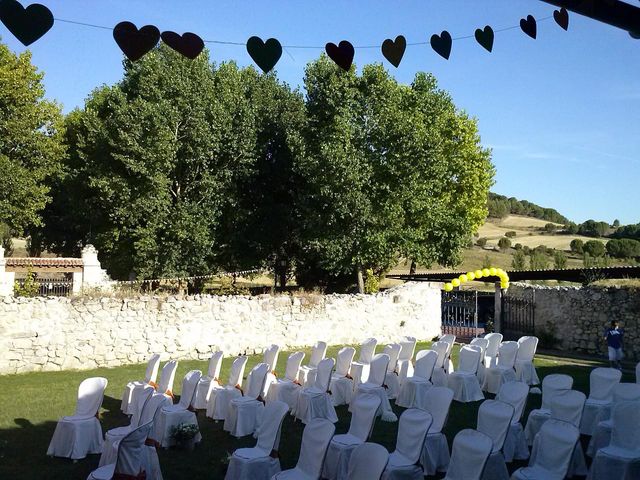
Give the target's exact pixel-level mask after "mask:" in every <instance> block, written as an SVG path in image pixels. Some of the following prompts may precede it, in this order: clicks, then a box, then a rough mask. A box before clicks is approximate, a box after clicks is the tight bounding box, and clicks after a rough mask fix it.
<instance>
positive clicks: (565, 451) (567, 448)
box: [511, 419, 580, 480]
mask: <svg viewBox="0 0 640 480" xmlns="http://www.w3.org/2000/svg"><path fill="white" fill-rule="evenodd" d="M538 437H539V440H538V442H539V445H540V448H539V449H538V451H537V453H536V457H535V459H534V458H533V457H532V458H531V460H530V461H529V466H528V467H523V468H519V469H518V470H516V471H515V472H514V473H513V475H511V480H563V479H564V478H565V477H566V476H567V472H568V471H569V464H570V463H571V456H572V454H573V449H574V448H575V445H576V442H577V441H578V439H579V438H580V432H579V431H578V429H577V428H576V427H575V426H574V425H572V424H571V423H569V422H563V421H561V420H555V419H550V420H548V421H546V422H545V423H544V425H542V428H540V432H538V435H537V438H538Z"/></svg>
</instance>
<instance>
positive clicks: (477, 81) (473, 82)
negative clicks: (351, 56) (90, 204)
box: [0, 0, 640, 223]
mask: <svg viewBox="0 0 640 480" xmlns="http://www.w3.org/2000/svg"><path fill="white" fill-rule="evenodd" d="M39 2H40V3H43V4H45V5H47V6H48V7H49V8H50V9H51V10H52V11H53V14H54V16H55V17H56V18H59V19H68V20H75V21H80V22H86V23H92V24H98V25H105V26H110V27H113V26H115V25H116V24H117V23H118V22H120V21H122V20H129V21H132V22H134V23H135V24H137V25H138V26H141V25H144V24H154V25H156V26H158V27H159V28H160V30H161V31H162V30H173V31H177V32H180V33H182V32H184V31H192V32H195V33H197V34H199V35H200V36H201V37H203V38H204V39H207V40H224V41H237V42H245V41H246V40H247V39H248V38H249V37H250V36H252V35H258V36H261V37H262V38H264V39H266V38H268V37H275V38H278V39H279V40H280V41H281V42H282V44H283V45H312V46H315V45H317V46H323V45H324V44H325V43H326V42H329V41H333V42H335V43H338V42H339V41H340V40H343V39H347V40H349V41H351V43H353V44H354V45H356V46H358V45H379V44H381V43H382V41H383V40H384V39H385V38H387V37H392V38H395V36H396V35H398V34H403V35H404V36H405V37H406V38H407V41H408V42H409V43H411V42H425V41H428V40H429V38H430V36H431V35H432V34H433V33H440V32H441V31H442V30H445V29H446V30H448V31H449V32H450V33H451V35H452V36H453V37H454V39H455V38H456V37H462V36H466V35H473V32H474V30H475V29H476V28H478V27H484V25H487V24H488V25H491V26H492V27H493V28H494V30H498V29H501V28H505V27H512V26H517V25H518V24H519V19H520V18H522V17H525V16H526V15H528V14H532V15H534V16H535V17H536V18H537V19H542V18H544V17H548V16H551V15H552V13H553V10H554V8H553V7H552V6H551V5H549V4H546V3H543V2H541V1H539V0H368V1H365V0H323V1H315V2H312V1H309V0H268V1H267V0H224V1H223V0H190V1H189V0H180V1H179V0H172V1H168V0H135V1H132V0H110V1H107V0H103V1H96V0H94V1H91V2H87V0H64V1H62V0H55V1H54V0H39ZM25 3H27V1H23V4H25ZM0 36H2V41H4V42H7V43H8V44H9V46H10V48H11V49H12V50H14V51H22V50H23V49H24V47H22V45H21V44H19V43H18V42H17V41H16V40H15V39H14V38H13V37H12V36H11V34H10V33H9V32H8V31H7V30H6V28H5V27H4V26H3V25H0ZM208 47H209V48H210V49H211V56H212V58H213V60H214V61H216V62H221V61H225V60H235V61H236V62H238V63H239V64H240V65H249V64H251V59H250V58H249V56H248V55H247V53H246V50H245V48H244V47H243V46H223V45H216V44H208ZM30 49H31V50H32V52H33V61H34V63H35V64H36V65H37V66H38V67H39V68H40V69H42V70H43V71H44V72H45V73H46V77H45V83H46V87H47V96H48V97H50V98H53V99H56V100H58V101H59V102H60V103H62V104H63V106H64V109H65V111H69V110H71V109H72V108H73V107H75V106H79V105H82V103H83V101H84V99H85V98H86V96H87V95H88V94H89V93H90V92H91V90H92V89H93V88H95V87H96V86H98V85H101V84H112V83H114V82H116V81H118V80H119V79H120V78H121V75H122V65H121V62H122V55H121V52H120V50H119V49H118V47H117V45H116V44H115V42H114V41H113V39H112V36H111V32H109V31H107V30H100V29H93V28H86V27H81V26H76V25H70V24H65V23H62V22H57V23H56V24H55V25H54V27H53V28H52V30H51V31H50V32H49V33H48V34H47V35H46V36H45V37H43V38H42V39H40V40H39V41H38V42H36V43H35V44H33V45H31V47H30ZM321 51H322V48H319V49H292V48H290V49H286V51H285V53H284V54H283V56H282V58H281V60H280V62H279V63H278V65H277V66H276V70H277V72H278V75H279V77H280V78H282V79H283V80H285V81H286V82H288V83H289V84H291V85H298V84H300V83H301V81H302V77H303V74H304V66H305V64H306V63H307V62H309V61H311V60H313V59H314V58H317V56H318V55H319V54H320V53H321ZM382 61H384V59H383V57H382V55H381V53H380V50H379V49H378V48H375V49H357V50H356V57H355V62H356V64H357V65H362V64H365V63H372V62H382ZM386 66H387V67H388V68H389V69H390V70H392V71H393V73H394V75H395V76H396V78H397V79H398V80H399V81H400V82H405V83H409V82H411V80H412V78H413V76H414V75H415V73H416V72H417V71H428V72H432V73H433V74H434V75H435V76H436V77H437V79H438V81H439V83H440V86H441V87H442V88H444V89H446V90H448V91H449V92H450V93H451V94H452V96H453V98H454V100H455V102H456V103H457V105H458V106H459V107H460V108H463V109H464V110H466V111H467V112H468V113H469V114H471V115H473V116H474V117H476V118H477V119H478V122H479V127H480V133H481V135H482V143H483V144H484V145H485V146H488V147H491V148H493V161H494V163H495V165H496V168H497V176H496V184H495V185H494V187H493V191H495V192H497V193H501V194H504V195H508V196H516V197H518V198H520V199H527V200H530V201H532V202H535V203H538V204H540V205H542V206H548V207H553V208H556V209H557V210H559V211H560V212H561V213H563V214H564V215H566V216H568V217H569V218H571V219H572V220H574V221H578V222H580V221H584V220H586V219H587V218H596V219H598V220H606V221H609V222H612V221H613V220H614V218H618V219H620V221H621V222H622V223H636V222H640V208H639V207H638V203H639V202H638V183H639V181H640V134H639V133H640V132H639V130H640V111H639V107H640V41H638V40H633V39H632V38H631V37H630V36H629V35H628V34H627V33H626V32H623V31H621V30H618V29H615V28H613V27H609V26H607V25H603V24H600V23H598V22H595V21H593V20H590V19H587V18H583V17H580V16H578V15H574V14H570V25H569V31H568V32H565V31H564V30H562V29H561V28H560V27H558V26H557V25H556V24H555V22H554V21H553V20H552V19H549V20H545V21H539V22H538V38H537V39H536V40H533V39H531V38H529V37H527V36H526V35H525V34H524V33H523V32H522V31H521V30H520V29H519V28H514V29H511V30H507V31H502V32H496V38H495V43H494V48H493V52H492V53H488V52H486V51H485V50H483V49H482V47H480V46H479V45H478V44H477V43H476V42H475V40H474V39H473V38H469V39H461V40H456V41H454V44H453V50H452V53H451V57H450V59H449V60H448V61H446V60H444V59H443V58H441V57H439V56H438V55H437V54H436V53H435V52H434V51H433V50H432V49H431V47H430V46H428V45H420V46H409V47H408V48H407V52H406V54H405V57H404V59H403V62H402V64H401V65H400V67H399V68H398V69H395V68H394V67H392V66H391V65H389V64H388V63H386Z"/></svg>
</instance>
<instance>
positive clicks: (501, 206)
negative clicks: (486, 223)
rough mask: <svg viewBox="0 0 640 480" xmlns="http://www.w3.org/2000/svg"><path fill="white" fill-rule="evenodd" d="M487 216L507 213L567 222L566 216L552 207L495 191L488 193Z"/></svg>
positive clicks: (502, 215) (498, 216)
mask: <svg viewBox="0 0 640 480" xmlns="http://www.w3.org/2000/svg"><path fill="white" fill-rule="evenodd" d="M488 208H489V217H493V218H504V217H506V216H507V215H509V214H513V215H525V216H527V217H533V218H539V219H541V220H547V221H548V222H554V223H562V224H568V223H570V222H569V220H568V219H567V217H565V216H563V215H560V213H558V211H557V210H555V209H553V208H545V207H541V206H539V205H536V204H535V203H532V202H529V201H527V200H518V199H517V198H514V197H509V198H507V197H505V196H504V195H498V194H496V193H493V192H491V193H489V199H488Z"/></svg>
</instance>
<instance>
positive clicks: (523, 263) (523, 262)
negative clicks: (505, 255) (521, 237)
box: [511, 250, 527, 270]
mask: <svg viewBox="0 0 640 480" xmlns="http://www.w3.org/2000/svg"><path fill="white" fill-rule="evenodd" d="M511 266H512V267H513V269H514V270H524V269H526V268H527V257H526V255H525V254H524V252H523V251H522V250H516V251H515V253H514V254H513V259H512V260H511Z"/></svg>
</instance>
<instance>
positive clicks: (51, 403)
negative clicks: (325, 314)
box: [0, 342, 634, 480]
mask: <svg viewBox="0 0 640 480" xmlns="http://www.w3.org/2000/svg"><path fill="white" fill-rule="evenodd" d="M428 346H429V343H428V342H425V343H420V344H419V345H418V347H417V348H418V349H423V348H428ZM338 349H339V347H330V348H329V350H328V353H327V354H328V356H335V354H336V352H337V351H338ZM457 352H458V348H456V349H455V350H454V360H455V358H456V357H457ZM307 354H309V351H307ZM287 355H288V353H287V352H282V353H281V354H280V358H279V363H278V368H277V370H278V371H279V372H283V371H284V365H285V363H286V359H287ZM307 358H308V356H307ZM260 360H261V356H252V357H250V358H249V362H248V364H247V369H246V372H247V373H248V372H249V370H250V369H251V368H252V367H253V365H255V364H256V363H258V362H259V361H260ZM231 361H232V358H225V360H224V362H223V366H222V373H221V378H222V379H223V380H226V378H227V376H228V374H229V368H230V366H231ZM456 364H457V361H456ZM600 364H601V362H599V361H594V362H592V363H591V364H590V365H587V364H585V362H581V363H580V364H578V363H576V362H575V361H573V360H570V359H563V358H560V357H541V358H538V359H537V360H536V366H537V369H538V374H539V375H540V377H541V378H542V377H544V376H545V375H547V374H549V373H567V374H569V375H571V376H573V378H574V388H576V389H578V390H581V391H583V392H585V393H588V385H589V372H590V370H591V368H592V367H593V366H598V365H600ZM144 369H145V367H144V365H130V366H124V367H118V368H101V369H95V370H88V371H68V372H48V373H29V374H22V375H7V376H0V479H20V480H30V479H39V480H44V479H65V480H75V479H78V480H81V479H85V478H86V477H87V475H88V474H89V472H91V470H93V469H94V468H95V467H96V466H97V464H98V455H91V456H89V457H87V458H86V459H84V460H81V461H79V462H78V463H72V462H71V461H70V460H66V459H60V458H49V457H47V456H46V455H45V453H46V451H47V447H48V445H49V441H50V439H51V436H52V434H53V430H54V429H55V425H56V421H57V419H58V418H59V417H61V416H64V415H71V414H72V413H73V411H74V408H75V402H76V392H77V387H78V385H79V383H80V382H81V381H82V380H83V379H84V378H87V377H90V376H104V377H106V378H107V379H108V380H109V385H108V387H107V390H106V394H105V398H104V403H103V405H102V410H101V421H102V426H103V430H105V431H106V430H107V429H109V428H112V427H115V426H120V425H124V424H126V423H127V419H126V417H125V416H124V415H123V414H122V413H121V411H120V398H121V395H122V391H123V388H124V385H125V384H126V383H127V382H128V381H130V380H135V379H139V378H141V377H142V376H143V375H144ZM191 369H200V370H202V371H206V369H207V362H206V361H180V363H179V366H178V371H177V374H176V382H175V385H174V387H175V388H174V390H175V392H176V393H177V394H179V393H180V386H181V385H180V384H181V379H182V377H183V376H184V374H185V373H186V372H187V371H189V370H191ZM623 381H634V379H633V377H632V375H630V374H626V375H625V377H623ZM479 404H480V402H475V403H468V404H460V403H458V402H453V404H452V406H451V410H450V415H449V420H448V423H447V425H446V428H445V433H446V435H447V438H448V439H449V442H450V443H451V441H452V440H453V437H454V436H455V434H456V433H457V432H458V431H460V430H461V429H463V428H469V427H475V423H476V415H477V411H478V407H479ZM539 404H540V396H539V395H530V396H529V401H528V405H527V412H526V414H528V411H529V410H531V409H532V408H537V407H539ZM392 405H393V402H392ZM393 408H394V411H395V412H396V413H397V414H398V415H399V414H400V413H401V412H402V411H403V410H404V409H402V408H400V407H396V406H393ZM337 410H338V417H339V418H340V421H339V422H338V424H337V425H336V433H345V432H346V431H347V430H348V428H349V420H350V414H349V413H348V412H347V408H346V407H339V408H338V409H337ZM198 418H199V422H200V429H201V432H202V436H203V441H202V443H201V444H200V445H199V446H198V447H197V448H196V450H195V451H194V452H186V451H180V450H173V449H170V450H161V451H160V453H159V455H160V463H161V466H162V472H163V475H164V478H165V479H166V480H178V479H184V478H193V479H222V478H224V468H225V466H224V465H223V463H222V462H221V460H222V459H223V458H224V457H226V455H227V453H228V452H232V451H233V450H234V449H236V448H238V447H246V446H253V445H254V444H255V440H254V439H253V438H251V437H246V438H242V439H235V438H233V437H231V436H230V435H229V434H227V433H226V432H224V431H223V430H222V422H220V423H215V422H214V421H212V420H211V419H208V418H206V417H205V416H204V414H202V413H199V414H198ZM397 427H398V424H397V423H384V422H381V421H378V422H377V423H376V425H375V427H374V432H373V438H372V441H374V442H377V443H380V444H382V445H384V446H385V447H386V448H387V449H388V450H389V451H392V450H393V449H394V447H395V440H396V434H397ZM302 429H303V426H302V423H300V422H294V421H293V418H292V417H290V416H288V417H287V418H286V420H285V423H284V426H283V433H282V443H281V448H280V456H281V465H282V467H283V468H290V467H292V466H294V465H295V463H296V460H297V458H298V454H299V449H300V440H301V436H302ZM517 466H521V464H518V465H514V468H515V467H517Z"/></svg>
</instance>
